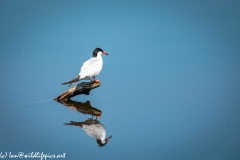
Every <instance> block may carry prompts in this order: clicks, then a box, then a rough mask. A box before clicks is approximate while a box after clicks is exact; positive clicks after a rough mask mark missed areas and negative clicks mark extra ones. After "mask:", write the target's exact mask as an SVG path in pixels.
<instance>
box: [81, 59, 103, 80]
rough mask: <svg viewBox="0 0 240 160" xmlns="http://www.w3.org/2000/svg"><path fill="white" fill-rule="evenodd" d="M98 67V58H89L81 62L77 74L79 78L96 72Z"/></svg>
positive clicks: (99, 65)
mask: <svg viewBox="0 0 240 160" xmlns="http://www.w3.org/2000/svg"><path fill="white" fill-rule="evenodd" d="M99 67H101V64H100V63H99V61H98V60H95V59H89V60H87V61H86V62H84V63H83V65H82V67H81V70H80V73H79V76H80V77H81V78H84V77H87V76H92V75H95V74H96V72H97V71H98V70H99Z"/></svg>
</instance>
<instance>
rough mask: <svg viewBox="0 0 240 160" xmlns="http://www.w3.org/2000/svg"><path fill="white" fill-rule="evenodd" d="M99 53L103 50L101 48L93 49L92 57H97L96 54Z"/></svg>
mask: <svg viewBox="0 0 240 160" xmlns="http://www.w3.org/2000/svg"><path fill="white" fill-rule="evenodd" d="M99 51H102V52H103V50H102V49H101V48H95V49H94V51H93V55H92V56H93V57H97V54H98V52H99Z"/></svg>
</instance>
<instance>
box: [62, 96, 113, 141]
mask: <svg viewBox="0 0 240 160" xmlns="http://www.w3.org/2000/svg"><path fill="white" fill-rule="evenodd" d="M58 102H59V103H61V104H63V105H65V106H67V107H70V108H71V109H73V110H75V111H78V112H81V113H83V114H89V115H92V118H89V119H88V120H86V121H83V122H75V121H70V122H69V123H64V125H69V126H78V127H81V128H82V129H83V130H84V131H85V132H86V134H87V135H89V136H91V137H95V138H96V140H97V143H98V145H99V146H105V145H106V144H107V142H108V141H109V139H110V138H111V137H112V136H109V137H108V138H106V130H105V127H104V126H103V124H101V123H100V122H99V121H98V120H97V118H100V116H101V114H102V111H100V110H99V109H97V108H94V107H92V106H91V104H90V102H89V101H87V102H85V103H82V102H76V101H72V100H64V101H58ZM93 116H96V119H93Z"/></svg>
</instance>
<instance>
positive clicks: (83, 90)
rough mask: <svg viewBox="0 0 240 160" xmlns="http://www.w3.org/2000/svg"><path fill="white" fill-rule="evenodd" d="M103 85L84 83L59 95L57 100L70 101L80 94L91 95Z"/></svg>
mask: <svg viewBox="0 0 240 160" xmlns="http://www.w3.org/2000/svg"><path fill="white" fill-rule="evenodd" d="M100 85H101V83H100V82H82V83H79V84H78V85H76V86H73V87H71V88H70V89H68V90H67V91H65V92H64V93H62V94H61V95H59V96H58V97H57V98H55V100H62V99H70V98H71V97H74V96H76V95H79V94H86V95H89V92H90V91H91V89H94V88H97V87H99V86H100Z"/></svg>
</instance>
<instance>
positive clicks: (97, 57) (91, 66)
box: [62, 48, 108, 86]
mask: <svg viewBox="0 0 240 160" xmlns="http://www.w3.org/2000/svg"><path fill="white" fill-rule="evenodd" d="M102 54H105V55H108V54H107V52H104V51H103V50H102V49H101V48H96V49H95V50H94V51H93V55H92V58H90V59H89V60H87V61H86V62H84V63H83V65H82V67H81V69H80V72H79V74H78V76H77V77H76V78H74V79H72V80H70V81H67V82H64V83H62V85H63V84H69V86H70V85H71V84H72V83H75V82H78V81H80V80H83V79H84V80H91V81H92V80H94V81H95V78H96V76H97V75H98V74H99V73H100V72H101V70H102V65H103V60H102Z"/></svg>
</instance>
